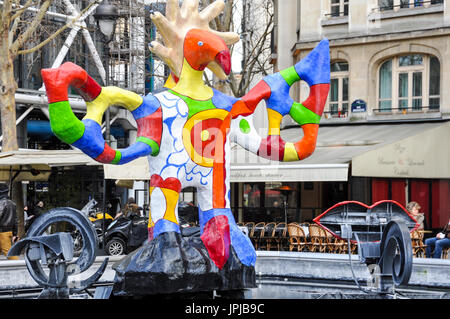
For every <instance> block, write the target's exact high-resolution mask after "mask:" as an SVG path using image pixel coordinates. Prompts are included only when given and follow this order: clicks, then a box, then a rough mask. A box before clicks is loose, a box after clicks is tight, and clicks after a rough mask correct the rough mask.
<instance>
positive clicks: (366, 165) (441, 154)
mask: <svg viewBox="0 0 450 319" xmlns="http://www.w3.org/2000/svg"><path fill="white" fill-rule="evenodd" d="M352 175H353V176H372V177H398V178H439V179H448V178H450V122H445V123H436V124H435V125H433V126H431V127H429V128H428V129H426V130H421V129H420V128H419V127H417V131H415V132H414V134H411V135H410V136H409V137H406V138H404V139H399V140H397V141H395V142H393V143H390V144H387V145H385V146H383V147H380V148H377V149H374V150H371V151H369V152H365V153H364V154H361V155H359V156H356V157H355V158H354V159H353V164H352Z"/></svg>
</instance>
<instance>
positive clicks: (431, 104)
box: [378, 54, 441, 112]
mask: <svg viewBox="0 0 450 319" xmlns="http://www.w3.org/2000/svg"><path fill="white" fill-rule="evenodd" d="M440 69H441V66H440V62H439V60H438V59H437V58H436V57H435V56H431V55H422V54H407V55H401V56H397V57H395V58H393V59H389V60H387V61H385V62H383V63H382V64H381V66H380V69H379V73H378V74H379V76H378V111H381V112H383V111H384V112H390V111H392V110H395V109H398V110H400V111H405V110H422V109H423V108H429V109H439V107H440V78H441V71H440Z"/></svg>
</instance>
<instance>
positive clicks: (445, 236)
mask: <svg viewBox="0 0 450 319" xmlns="http://www.w3.org/2000/svg"><path fill="white" fill-rule="evenodd" d="M425 245H427V248H426V249H425V255H426V256H427V258H431V252H432V250H433V249H434V253H433V258H441V254H442V250H443V249H444V248H449V247H450V219H449V220H448V223H447V225H446V226H445V227H444V229H443V230H442V231H441V232H439V233H438V234H437V235H436V237H433V238H428V239H426V240H425Z"/></svg>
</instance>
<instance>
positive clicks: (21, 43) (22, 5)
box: [0, 0, 97, 237]
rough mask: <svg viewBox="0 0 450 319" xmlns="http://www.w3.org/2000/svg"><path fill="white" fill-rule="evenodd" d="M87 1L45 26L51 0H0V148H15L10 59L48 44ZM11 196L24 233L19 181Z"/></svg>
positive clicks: (15, 135) (13, 85) (14, 104)
mask: <svg viewBox="0 0 450 319" xmlns="http://www.w3.org/2000/svg"><path fill="white" fill-rule="evenodd" d="M95 3H97V2H96V1H95V2H91V3H90V4H88V6H87V7H86V8H85V9H84V10H83V11H82V12H80V14H79V15H78V16H77V17H75V18H74V19H70V20H69V21H68V22H67V23H66V24H65V25H63V26H62V27H60V28H59V29H57V30H55V29H54V28H49V29H48V28H47V27H48V24H46V23H43V21H44V18H45V16H46V14H47V12H48V11H49V9H50V8H51V6H52V5H53V6H55V4H54V1H53V0H25V1H22V2H21V1H20V0H0V8H1V14H0V70H1V72H0V117H1V127H2V136H3V141H2V152H8V151H15V150H18V148H19V147H18V143H17V128H16V102H15V93H16V90H17V83H16V80H15V77H14V60H15V59H16V58H17V57H18V56H19V55H22V54H32V53H34V52H37V51H39V50H40V49H41V48H42V47H44V46H45V45H47V44H49V43H50V42H51V41H53V40H54V39H55V38H56V37H58V36H59V35H60V34H61V33H62V32H63V31H64V30H66V29H67V28H68V27H70V26H72V24H73V23H74V21H76V20H77V19H78V18H79V17H81V16H82V15H83V14H84V13H85V12H86V11H87V10H89V8H90V7H91V6H92V5H94V4H95ZM12 186H13V189H12V198H13V200H14V201H15V202H16V204H17V213H18V216H19V227H18V228H19V229H18V235H19V236H20V237H22V236H23V234H24V213H23V205H24V203H23V192H22V184H21V183H18V182H14V183H13V185H12Z"/></svg>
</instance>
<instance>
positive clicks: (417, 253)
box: [411, 230, 427, 257]
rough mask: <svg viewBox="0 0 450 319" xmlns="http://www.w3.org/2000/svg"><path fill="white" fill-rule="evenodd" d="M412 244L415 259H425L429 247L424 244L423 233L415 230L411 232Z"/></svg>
mask: <svg viewBox="0 0 450 319" xmlns="http://www.w3.org/2000/svg"><path fill="white" fill-rule="evenodd" d="M411 244H412V249H413V256H414V257H424V256H425V248H426V247H427V245H425V244H424V243H423V233H422V232H420V231H418V230H415V231H413V232H411Z"/></svg>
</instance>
